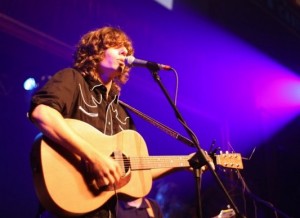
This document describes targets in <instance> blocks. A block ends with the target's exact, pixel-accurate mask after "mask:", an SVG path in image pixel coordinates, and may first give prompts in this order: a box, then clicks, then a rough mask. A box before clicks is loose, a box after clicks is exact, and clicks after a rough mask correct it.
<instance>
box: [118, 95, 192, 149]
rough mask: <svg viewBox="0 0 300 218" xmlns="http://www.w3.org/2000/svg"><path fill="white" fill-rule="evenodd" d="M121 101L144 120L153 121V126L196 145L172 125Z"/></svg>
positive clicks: (186, 142)
mask: <svg viewBox="0 0 300 218" xmlns="http://www.w3.org/2000/svg"><path fill="white" fill-rule="evenodd" d="M119 103H120V104H121V105H123V106H124V107H125V108H128V109H129V110H131V111H132V112H134V113H135V114H137V115H138V116H140V117H141V118H143V119H144V120H146V121H148V122H149V123H151V124H152V125H153V126H155V127H157V128H159V129H161V130H163V131H164V132H165V133H167V134H169V135H170V136H172V137H173V138H176V139H178V140H180V141H182V142H184V143H185V144H187V145H190V146H193V145H194V143H193V142H192V141H191V140H190V139H188V138H186V137H184V136H182V135H180V134H179V133H178V132H176V131H174V130H173V129H171V128H170V127H168V126H166V125H164V124H162V123H160V122H159V121H157V120H155V119H153V118H152V117H149V116H148V115H146V114H144V113H142V112H141V111H139V110H137V109H135V108H134V107H132V106H130V105H128V104H126V103H125V102H123V101H121V100H119Z"/></svg>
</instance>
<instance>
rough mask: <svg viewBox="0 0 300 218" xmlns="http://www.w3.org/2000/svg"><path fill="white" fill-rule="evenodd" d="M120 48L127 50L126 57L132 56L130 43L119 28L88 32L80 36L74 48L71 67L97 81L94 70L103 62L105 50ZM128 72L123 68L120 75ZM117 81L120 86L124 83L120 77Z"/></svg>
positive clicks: (105, 28) (104, 28)
mask: <svg viewBox="0 0 300 218" xmlns="http://www.w3.org/2000/svg"><path fill="white" fill-rule="evenodd" d="M121 46H124V47H125V48H126V49H127V51H128V54H127V55H133V53H134V49H133V47H132V41H131V39H130V38H129V37H128V36H127V35H126V34H125V33H124V32H123V31H122V30H121V29H120V28H115V27H102V28H99V29H96V30H93V31H90V32H88V33H86V34H85V35H83V36H82V38H81V39H80V41H79V43H78V44H77V46H76V50H75V53H74V64H73V66H74V68H75V69H77V70H79V71H80V72H82V73H83V74H84V75H89V76H91V77H92V78H94V79H96V80H97V79H99V75H98V73H97V71H96V68H97V66H98V64H99V62H100V61H102V60H103V58H104V52H105V50H106V49H108V48H111V47H116V48H118V47H121ZM128 71H129V68H128V67H125V69H124V71H123V72H122V73H127V72H128ZM119 79H120V83H121V84H124V83H125V81H124V80H123V79H122V75H121V76H120V77H119Z"/></svg>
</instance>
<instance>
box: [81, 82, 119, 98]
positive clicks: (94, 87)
mask: <svg viewBox="0 0 300 218" xmlns="http://www.w3.org/2000/svg"><path fill="white" fill-rule="evenodd" d="M85 80H86V82H87V83H88V85H89V90H90V91H93V92H95V93H97V94H102V95H103V94H106V92H107V88H106V87H105V86H104V85H103V84H102V83H101V82H100V81H98V80H95V79H94V78H92V77H90V76H86V77H85ZM108 95H109V97H110V98H111V99H115V102H117V101H118V100H119V95H120V93H119V91H118V89H117V88H116V87H115V86H114V85H112V86H111V89H110V92H109V93H108Z"/></svg>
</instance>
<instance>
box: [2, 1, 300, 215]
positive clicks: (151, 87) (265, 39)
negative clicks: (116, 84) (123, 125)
mask: <svg viewBox="0 0 300 218" xmlns="http://www.w3.org/2000/svg"><path fill="white" fill-rule="evenodd" d="M0 15H1V17H0V25H1V26H0V27H1V28H0V30H1V31H0V41H1V43H0V57H1V72H0V99H1V102H2V103H1V107H0V108H1V109H0V112H1V113H0V114H1V115H0V120H1V127H0V132H1V139H2V140H1V148H2V152H1V167H0V169H1V174H2V179H1V183H0V187H1V198H0V201H1V202H0V205H1V206H0V214H1V216H2V215H3V217H28V218H29V217H34V215H35V213H36V210H37V199H36V196H35V193H34V188H33V184H32V178H31V172H30V166H29V152H30V148H31V143H32V142H33V138H34V136H35V135H36V134H37V133H38V131H37V129H36V128H35V127H34V126H33V125H32V124H31V123H30V122H29V121H28V120H27V118H26V112H27V109H28V104H29V99H30V93H28V92H25V90H23V87H22V86H23V82H24V80H25V79H26V78H28V77H35V78H36V79H37V80H39V82H40V84H41V83H42V81H41V80H42V77H43V76H45V75H46V76H47V75H52V74H53V73H55V72H56V71H57V70H59V69H61V68H64V67H68V66H70V64H71V56H72V52H73V48H74V45H75V44H76V43H77V41H78V40H79V38H80V36H81V35H83V34H84V33H86V32H87V31H89V30H92V29H95V28H98V27H101V26H104V25H112V26H120V27H121V28H122V29H123V30H124V31H125V32H127V33H128V35H129V36H130V37H131V38H132V40H133V42H134V47H135V50H136V53H135V57H137V58H140V59H145V60H150V61H157V62H159V63H163V64H167V65H170V66H172V67H173V68H174V69H176V71H177V73H178V77H179V87H178V99H177V107H178V110H179V111H180V113H181V115H182V116H183V118H184V119H185V120H186V122H187V124H188V126H189V127H190V128H191V129H192V130H193V131H194V133H195V134H196V136H197V138H198V140H199V142H200V145H201V147H202V148H204V149H205V150H209V148H210V145H211V143H212V142H213V141H214V140H215V141H216V145H217V146H219V147H220V148H221V149H222V150H223V151H226V150H229V151H233V150H234V151H235V152H237V153H241V154H242V156H243V157H245V158H246V159H247V158H249V157H250V156H251V154H252V152H253V150H255V152H254V154H253V155H252V156H251V159H250V160H246V159H245V160H244V165H245V169H244V170H242V171H241V174H242V175H243V178H244V180H245V182H246V184H247V185H248V187H249V189H250V190H251V191H252V194H253V195H254V197H259V198H260V199H262V200H264V201H267V202H270V203H271V204H273V205H274V207H275V208H277V209H279V210H280V211H282V212H283V213H284V214H287V215H289V216H295V217H296V216H299V215H300V214H299V211H298V208H297V207H298V203H299V197H300V188H299V184H300V182H299V176H300V172H299V167H298V166H299V163H298V162H297V158H298V153H299V147H300V146H299V145H300V137H299V132H298V131H299V125H300V121H299V117H298V114H299V109H300V108H299V102H300V97H299V96H300V80H299V75H298V74H299V69H300V61H299V57H300V40H299V34H298V33H297V32H296V31H293V30H291V29H290V28H289V27H287V26H286V25H284V24H283V23H282V22H279V21H278V19H276V18H275V17H272V16H270V14H269V13H268V12H267V11H265V10H262V8H260V7H258V6H257V5H256V4H255V3H253V2H251V1H243V2H240V1H234V0H231V1H227V3H225V2H224V1H217V0H216V1H201V2H200V3H193V1H179V0H174V1H173V9H172V10H168V9H167V8H165V7H163V6H162V5H160V4H158V3H157V2H155V1H151V0H143V1H133V0H127V1H121V0H120V1H117V0H113V1H111V0H110V1H92V0H89V1H83V0H81V1H72V0H65V1H60V0H52V1H38V0H26V1H25V0H19V1H12V0H2V1H1V2H0ZM159 75H160V77H161V81H162V83H163V84H164V85H165V87H166V88H167V90H168V92H169V94H170V96H171V97H172V98H173V99H174V97H175V88H176V80H175V75H174V74H173V73H172V72H166V71H160V72H159ZM121 97H122V99H123V100H124V101H125V102H127V103H129V104H131V105H132V106H134V107H135V108H137V109H139V110H141V111H142V112H144V113H146V114H148V115H149V116H151V117H153V118H155V119H156V120H159V121H160V122H162V123H164V124H166V125H168V126H169V127H171V128H173V129H174V130H175V131H177V132H179V133H180V134H182V135H184V136H186V137H188V135H187V133H186V131H185V130H184V129H183V128H182V126H181V125H180V123H179V122H178V120H177V119H176V116H175V113H174V111H173V110H172V108H171V106H170V105H169V103H168V102H167V100H166V98H165V96H164V95H163V93H162V91H161V90H160V88H159V86H158V84H157V83H156V82H155V80H154V79H153V77H152V75H151V73H150V72H149V71H148V70H147V69H146V68H133V69H132V71H131V79H130V81H129V82H128V84H127V85H126V86H125V87H124V88H123V91H122V96H121ZM133 117H135V115H133ZM135 122H136V125H137V128H138V130H139V132H140V133H141V134H142V135H143V137H144V138H145V140H146V142H147V145H148V147H149V153H150V154H151V155H170V154H175V155H182V154H183V155H185V154H189V153H191V152H194V149H193V148H191V147H188V146H186V145H185V144H183V143H181V142H178V141H176V140H175V139H174V138H172V137H170V136H168V135H166V134H165V133H164V132H162V131H160V130H159V129H157V128H155V127H153V126H152V125H150V124H149V123H147V122H145V121H144V120H142V119H141V118H139V117H135ZM218 173H219V175H220V177H221V178H222V180H223V181H224V183H225V184H226V187H227V186H228V190H229V192H230V195H231V196H232V198H233V199H234V200H235V202H236V204H237V205H238V207H239V210H240V211H241V212H242V213H244V214H247V213H248V214H247V215H248V216H249V217H254V215H253V211H254V207H253V202H256V206H257V208H258V209H257V210H258V214H259V215H258V217H273V216H274V213H273V210H272V209H271V208H270V206H269V204H267V203H265V202H261V201H254V200H253V198H251V197H249V195H247V194H243V192H242V191H241V188H242V185H241V180H240V179H238V178H236V173H235V172H231V171H225V172H223V171H222V170H219V171H218ZM195 190H196V189H195V183H194V179H193V174H192V173H189V172H176V173H174V174H172V175H169V176H167V177H165V178H163V179H160V180H157V181H155V182H154V184H153V189H152V192H151V193H150V195H149V196H150V197H152V198H156V199H157V200H158V201H159V202H160V204H161V206H162V208H163V210H164V213H165V217H189V216H191V215H190V212H189V211H190V208H191V210H192V211H193V210H194V208H195V202H196V199H195V192H196V191H195ZM202 192H203V193H202V198H203V211H204V214H205V216H206V217H209V216H212V215H216V214H217V213H219V211H220V210H221V209H225V208H226V205H227V203H226V198H225V197H224V195H223V193H222V191H221V190H220V189H219V187H218V186H217V185H216V182H215V181H214V178H213V177H212V176H211V174H210V172H207V173H205V174H204V175H203V189H202ZM245 199H246V200H245ZM168 205H172V206H171V207H170V208H169V207H168ZM245 207H246V208H247V211H245ZM280 211H279V212H280ZM169 213H170V214H169ZM172 213H173V215H172ZM174 213H176V214H177V216H175V215H174Z"/></svg>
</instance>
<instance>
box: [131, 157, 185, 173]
mask: <svg viewBox="0 0 300 218" xmlns="http://www.w3.org/2000/svg"><path fill="white" fill-rule="evenodd" d="M189 158H190V157H189V156H149V157H130V158H129V161H130V167H131V170H146V169H157V168H176V167H189V166H190V164H189V162H188V160H189Z"/></svg>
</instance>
